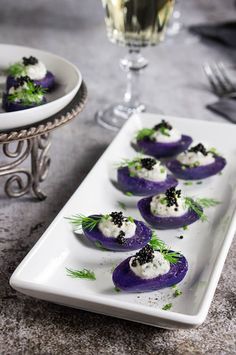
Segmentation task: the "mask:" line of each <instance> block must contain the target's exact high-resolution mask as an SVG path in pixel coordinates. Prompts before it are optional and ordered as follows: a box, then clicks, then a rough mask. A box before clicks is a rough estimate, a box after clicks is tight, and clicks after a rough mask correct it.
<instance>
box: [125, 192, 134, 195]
mask: <svg viewBox="0 0 236 355" xmlns="http://www.w3.org/2000/svg"><path fill="white" fill-rule="evenodd" d="M125 194H126V196H133V194H132V192H129V191H127V192H126V193H125Z"/></svg>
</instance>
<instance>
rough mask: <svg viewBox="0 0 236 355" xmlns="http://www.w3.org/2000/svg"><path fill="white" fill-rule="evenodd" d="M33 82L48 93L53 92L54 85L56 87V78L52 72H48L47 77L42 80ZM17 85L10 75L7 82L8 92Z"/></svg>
mask: <svg viewBox="0 0 236 355" xmlns="http://www.w3.org/2000/svg"><path fill="white" fill-rule="evenodd" d="M33 82H34V83H35V84H36V85H40V86H42V87H43V88H44V89H47V90H48V91H50V90H52V89H53V87H54V85H55V77H54V75H53V74H52V73H51V72H50V71H47V74H46V75H45V77H44V78H43V79H41V80H33ZM16 84H17V81H16V78H14V77H13V76H11V75H8V77H7V82H6V89H7V91H8V90H9V89H10V88H11V87H12V86H15V85H16Z"/></svg>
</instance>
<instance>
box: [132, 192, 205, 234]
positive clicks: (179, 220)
mask: <svg viewBox="0 0 236 355" xmlns="http://www.w3.org/2000/svg"><path fill="white" fill-rule="evenodd" d="M151 200H152V197H147V198H143V199H141V200H140V201H139V202H138V209H139V211H140V213H141V215H142V217H143V218H144V219H145V221H146V222H148V223H149V224H150V225H151V226H152V227H154V228H155V229H161V230H165V229H177V228H182V227H184V226H188V225H189V224H192V223H194V222H196V221H198V220H199V219H200V216H199V215H198V214H197V213H196V212H195V211H193V210H192V209H191V208H189V209H188V211H187V212H186V213H185V214H184V215H183V216H179V217H161V216H155V215H153V214H152V212H151V209H150V203H151ZM193 203H194V204H195V205H196V206H197V208H198V210H199V211H201V212H202V213H203V209H202V207H201V206H200V205H199V204H197V203H196V202H193Z"/></svg>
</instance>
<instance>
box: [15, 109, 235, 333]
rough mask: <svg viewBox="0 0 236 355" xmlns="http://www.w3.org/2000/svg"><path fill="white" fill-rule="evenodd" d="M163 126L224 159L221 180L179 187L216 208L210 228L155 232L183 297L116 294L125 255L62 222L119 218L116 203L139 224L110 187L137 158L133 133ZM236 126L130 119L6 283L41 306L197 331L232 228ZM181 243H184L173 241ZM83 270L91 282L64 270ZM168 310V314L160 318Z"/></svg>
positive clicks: (132, 205) (130, 205) (129, 200)
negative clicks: (118, 167) (177, 261)
mask: <svg viewBox="0 0 236 355" xmlns="http://www.w3.org/2000/svg"><path fill="white" fill-rule="evenodd" d="M163 118H165V119H166V120H168V121H170V123H171V124H172V125H173V126H175V127H176V128H177V129H179V130H180V131H181V132H183V133H186V134H189V135H191V136H192V137H193V139H194V141H195V142H196V143H197V142H204V143H206V142H207V143H208V144H209V146H214V147H216V148H217V150H218V151H220V152H221V153H222V154H223V155H224V156H225V157H226V159H227V161H228V164H227V166H226V168H225V169H224V171H223V174H222V175H217V176H215V177H212V178H210V179H206V180H205V181H203V183H202V184H201V185H197V184H196V183H195V182H194V184H193V185H192V186H185V185H183V184H182V183H180V186H181V187H182V189H183V190H184V192H185V194H187V195H188V196H197V197H212V198H216V199H218V200H220V201H222V203H221V204H220V205H219V206H217V207H214V208H211V209H209V210H207V211H206V213H207V215H208V219H209V221H208V222H204V223H203V222H200V221H199V222H196V223H195V224H193V225H192V226H190V227H189V229H188V230H187V231H182V230H174V231H173V230H172V231H159V232H158V236H159V237H160V238H161V239H163V240H164V241H165V242H166V243H167V244H168V245H169V246H171V247H172V249H173V250H177V251H181V252H182V253H183V254H184V255H185V256H186V258H187V259H188V262H189V271H188V273H187V276H186V277H185V279H184V280H183V281H182V282H181V283H180V284H179V286H178V287H179V289H180V290H181V291H182V292H183V294H182V295H181V296H179V297H177V298H174V297H173V289H171V288H168V289H164V290H161V291H157V292H151V293H145V294H125V293H122V292H119V293H117V292H115V291H114V285H113V283H112V278H111V276H112V269H113V268H114V266H115V265H117V264H118V263H119V262H121V261H122V260H123V259H125V258H126V257H127V256H128V255H130V253H116V252H108V251H101V250H98V249H95V247H93V246H92V245H91V244H90V243H89V242H87V241H86V240H85V238H84V237H78V235H75V234H73V232H72V228H71V226H70V224H69V223H68V221H67V220H66V219H65V218H64V217H66V216H71V215H72V214H75V213H83V214H85V215H89V214H93V213H106V212H111V211H114V210H119V209H120V208H119V205H118V201H121V202H124V203H125V204H126V205H127V211H126V214H127V215H131V216H133V217H135V218H137V219H141V217H140V214H139V212H138V210H137V209H136V203H137V201H138V199H139V198H138V197H128V196H125V195H123V194H122V193H121V192H119V191H118V190H117V189H116V188H115V187H114V186H113V184H112V183H111V181H110V180H111V178H112V176H113V174H114V162H118V161H119V160H120V159H122V158H127V157H128V158H130V157H133V156H135V154H136V153H135V152H134V151H133V149H132V148H131V146H130V141H131V139H132V138H133V136H134V133H135V132H136V131H137V130H138V129H140V128H142V127H152V126H153V125H154V124H156V123H158V122H159V121H160V120H161V119H163ZM235 136H236V126H234V125H231V124H222V123H211V122H205V121H199V120H192V119H183V118H174V117H163V116H158V115H152V114H148V113H146V114H140V115H137V116H133V117H131V118H130V119H129V121H128V122H127V123H126V124H125V126H124V127H123V128H122V129H121V131H120V132H119V133H118V135H117V136H116V138H115V139H114V141H113V142H112V143H111V145H110V146H109V147H108V149H107V150H106V151H105V153H104V154H103V156H102V157H101V158H100V159H99V161H98V162H97V163H96V165H95V166H94V168H93V169H92V170H91V171H90V173H89V174H88V176H87V177H86V179H85V180H84V181H83V183H82V184H81V185H80V186H79V188H78V189H77V191H76V192H75V193H74V194H73V196H72V197H71V199H70V200H69V201H68V202H67V204H66V205H65V206H64V208H63V209H62V210H61V212H60V213H59V214H58V216H57V217H56V218H55V220H54V221H53V223H52V224H51V225H50V227H49V228H48V229H47V231H46V232H45V233H44V235H43V236H42V237H41V239H40V240H39V241H38V242H37V243H36V245H35V246H34V247H33V249H32V250H31V251H30V252H29V254H28V255H27V256H26V257H25V259H24V260H23V261H22V263H21V264H20V265H19V266H18V268H17V269H16V271H15V272H14V274H13V275H12V277H11V279H10V284H11V286H12V287H13V288H15V289H16V290H18V291H20V292H22V293H25V294H27V295H29V296H32V297H37V298H41V299H44V300H48V301H52V302H54V303H59V304H63V305H67V306H70V307H75V308H81V309H85V310H89V311H92V312H97V313H102V314H107V315H111V316H115V317H120V318H124V319H129V320H132V321H136V322H141V323H146V324H150V325H154V326H158V327H163V328H188V327H194V326H197V325H200V324H201V323H202V322H203V321H204V319H205V318H206V315H207V312H208V309H209V307H210V303H211V301H212V298H213V295H214V292H215V289H216V286H217V282H218V280H219V277H220V274H221V271H222V268H223V264H224V261H225V259H226V256H227V252H228V249H229V247H230V244H231V241H232V239H233V235H234V232H235V228H236V215H235V206H236V202H235V188H234V181H235V176H236V166H235V157H236V141H235ZM180 234H183V235H184V239H179V238H178V237H177V236H179V235H180ZM66 267H68V268H72V269H81V268H88V269H92V270H94V271H95V274H96V280H95V281H90V280H81V279H72V278H70V277H68V276H67V274H66V270H65V268H66ZM166 303H172V304H173V307H172V309H171V310H170V311H164V310H162V307H163V306H164V305H165V304H166Z"/></svg>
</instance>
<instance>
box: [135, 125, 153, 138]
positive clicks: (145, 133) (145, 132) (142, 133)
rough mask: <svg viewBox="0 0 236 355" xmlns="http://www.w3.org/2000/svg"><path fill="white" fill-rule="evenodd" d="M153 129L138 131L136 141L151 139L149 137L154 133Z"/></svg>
mask: <svg viewBox="0 0 236 355" xmlns="http://www.w3.org/2000/svg"><path fill="white" fill-rule="evenodd" d="M155 132H156V131H155V129H154V128H143V129H140V130H139V131H138V132H137V134H136V140H137V141H141V140H143V139H146V138H151V136H152V135H153V134H154V133H155Z"/></svg>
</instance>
